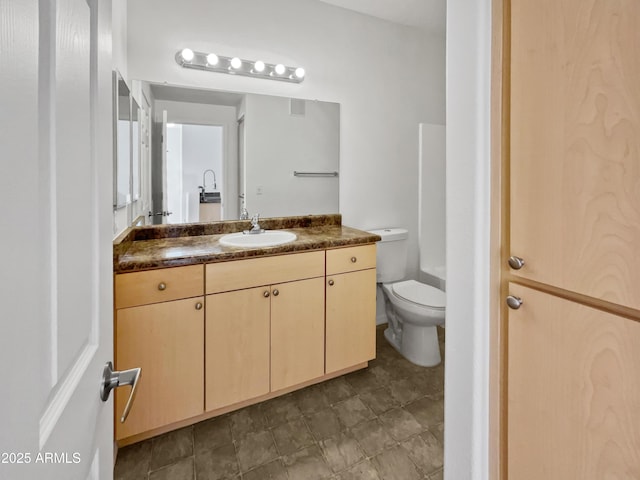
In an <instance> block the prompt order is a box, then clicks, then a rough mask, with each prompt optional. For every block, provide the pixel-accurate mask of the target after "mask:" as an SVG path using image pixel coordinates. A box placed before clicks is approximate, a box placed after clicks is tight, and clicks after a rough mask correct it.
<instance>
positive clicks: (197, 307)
mask: <svg viewBox="0 0 640 480" xmlns="http://www.w3.org/2000/svg"><path fill="white" fill-rule="evenodd" d="M196 310H202V303H200V302H198V303H196Z"/></svg>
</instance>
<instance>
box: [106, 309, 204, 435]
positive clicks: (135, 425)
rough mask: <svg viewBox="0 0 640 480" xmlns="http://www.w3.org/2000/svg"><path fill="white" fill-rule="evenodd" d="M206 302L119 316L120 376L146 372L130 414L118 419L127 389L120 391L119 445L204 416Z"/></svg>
mask: <svg viewBox="0 0 640 480" xmlns="http://www.w3.org/2000/svg"><path fill="white" fill-rule="evenodd" d="M203 305H204V297H197V298H191V299H187V300H176V301H172V302H165V303H157V304H153V305H145V306H140V307H131V308H124V309H120V310H117V312H116V338H117V340H118V341H117V346H116V364H115V368H116V369H117V370H126V369H129V368H135V367H141V368H142V376H141V378H140V383H139V384H138V393H137V396H136V400H135V402H134V403H133V407H132V409H131V413H130V414H129V417H128V418H127V420H126V422H125V423H120V421H119V418H120V417H119V415H120V413H121V412H122V411H123V410H124V406H125V404H126V402H127V399H128V397H129V389H128V388H119V389H116V391H115V393H116V403H115V412H116V422H115V423H116V440H120V439H122V438H127V437H130V436H132V435H136V434H138V433H142V432H145V431H147V430H152V429H154V428H158V427H162V426H164V425H168V424H171V423H173V422H177V421H179V420H184V419H187V418H190V417H193V416H195V415H198V414H201V413H203V411H204V342H203V338H204V309H203V308H202V307H203Z"/></svg>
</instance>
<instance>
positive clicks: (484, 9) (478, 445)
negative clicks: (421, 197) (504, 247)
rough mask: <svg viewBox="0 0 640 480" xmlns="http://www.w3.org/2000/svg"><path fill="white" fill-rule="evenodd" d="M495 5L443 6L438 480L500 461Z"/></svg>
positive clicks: (458, 0)
mask: <svg viewBox="0 0 640 480" xmlns="http://www.w3.org/2000/svg"><path fill="white" fill-rule="evenodd" d="M500 1H501V0H477V1H469V0H448V1H447V33H446V36H447V54H446V57H447V89H446V90H447V92H446V113H447V133H446V137H447V167H446V168H447V179H446V205H447V220H446V222H447V228H446V236H447V255H446V262H447V292H446V293H447V341H446V343H445V350H446V358H447V360H446V363H447V365H446V368H445V436H444V443H445V448H444V464H445V469H444V477H445V479H446V480H467V479H483V480H484V479H488V478H491V479H492V480H493V479H495V478H499V477H498V475H496V474H495V472H496V471H499V465H500V463H501V458H500V456H499V455H500V449H499V445H500V441H501V439H500V436H499V435H498V434H497V433H498V432H499V431H500V428H501V424H500V422H499V415H500V408H501V405H500V403H499V400H500V396H499V393H498V395H496V388H495V386H496V385H497V386H498V387H499V388H501V387H500V383H499V382H500V378H501V373H500V371H499V369H497V370H496V368H497V367H498V366H499V365H500V364H499V363H498V362H499V359H500V356H499V355H497V354H496V345H497V343H496V338H499V334H500V331H499V329H497V328H496V325H498V323H497V322H498V321H499V305H500V303H499V302H500V300H499V289H498V288H497V286H498V285H499V281H497V278H498V275H497V272H498V271H499V268H500V261H499V257H497V256H496V253H495V251H496V249H497V248H498V247H499V242H497V241H496V239H497V238H499V232H500V229H499V228H500V227H499V225H500V223H499V217H500V215H501V213H500V211H499V209H498V210H496V195H498V194H497V192H496V181H495V180H494V176H495V175H496V174H497V173H498V171H497V170H496V169H495V168H494V167H493V165H492V158H493V156H492V145H491V140H492V138H493V137H492V108H495V107H494V105H493V104H492V96H491V94H492V89H494V88H495V85H494V84H493V83H492V53H493V51H492V45H494V44H495V43H496V31H495V30H492V22H496V20H495V18H494V17H493V13H494V12H493V10H492V8H493V7H494V6H496V5H501V3H500ZM496 2H497V3H496ZM498 38H500V37H499V36H498ZM494 133H495V129H494ZM461 139H463V141H461ZM498 197H499V195H498ZM498 353H499V350H498ZM497 391H498V392H499V391H500V390H499V389H498V390H497Z"/></svg>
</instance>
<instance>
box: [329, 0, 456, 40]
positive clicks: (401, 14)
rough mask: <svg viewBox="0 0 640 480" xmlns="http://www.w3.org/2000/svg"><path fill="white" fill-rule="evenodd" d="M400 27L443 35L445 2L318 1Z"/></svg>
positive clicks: (399, 0) (412, 0)
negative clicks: (398, 24) (397, 24)
mask: <svg viewBox="0 0 640 480" xmlns="http://www.w3.org/2000/svg"><path fill="white" fill-rule="evenodd" d="M320 1H321V2H324V3H328V4H331V5H335V6H337V7H342V8H346V9H348V10H353V11H355V12H359V13H364V14H366V15H371V16H373V17H378V18H381V19H383V20H388V21H390V22H394V23H400V24H402V25H409V26H412V27H418V28H421V29H423V30H429V31H432V32H434V33H438V34H442V35H444V33H445V27H446V13H447V1H446V0H320Z"/></svg>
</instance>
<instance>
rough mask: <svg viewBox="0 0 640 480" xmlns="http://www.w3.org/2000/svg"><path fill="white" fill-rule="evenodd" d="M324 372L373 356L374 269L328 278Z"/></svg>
mask: <svg viewBox="0 0 640 480" xmlns="http://www.w3.org/2000/svg"><path fill="white" fill-rule="evenodd" d="M326 309H327V316H326V329H327V332H326V373H331V372H335V371H338V370H341V369H343V368H347V367H351V366H353V365H357V364H359V363H363V362H367V361H369V360H372V359H373V358H375V356H376V270H375V268H371V269H368V270H361V271H358V272H352V273H343V274H339V275H329V276H327V285H326Z"/></svg>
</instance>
